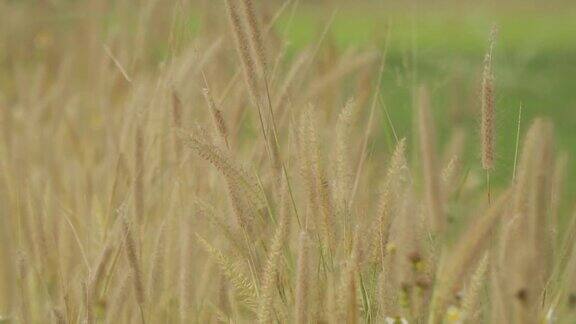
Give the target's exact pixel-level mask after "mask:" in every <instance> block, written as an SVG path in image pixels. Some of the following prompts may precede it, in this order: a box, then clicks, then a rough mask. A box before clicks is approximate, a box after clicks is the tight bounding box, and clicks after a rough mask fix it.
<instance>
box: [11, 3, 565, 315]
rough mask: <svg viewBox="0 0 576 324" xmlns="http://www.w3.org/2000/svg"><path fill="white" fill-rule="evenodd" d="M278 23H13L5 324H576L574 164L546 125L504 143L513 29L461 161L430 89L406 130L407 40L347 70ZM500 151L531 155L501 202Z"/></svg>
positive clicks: (216, 17) (237, 18)
mask: <svg viewBox="0 0 576 324" xmlns="http://www.w3.org/2000/svg"><path fill="white" fill-rule="evenodd" d="M260 4H262V3H260V2H256V1H252V0H222V1H219V2H218V5H217V8H218V10H217V11H212V10H207V11H206V13H205V17H204V21H203V23H202V25H201V26H200V27H199V28H200V32H199V34H198V36H195V37H193V38H192V37H190V35H188V34H187V33H186V30H187V28H188V26H187V25H186V22H187V18H186V16H185V14H184V13H185V12H189V11H190V10H191V9H193V10H203V7H202V6H201V5H200V4H187V3H186V2H184V1H166V2H162V1H146V2H145V4H144V5H141V6H137V5H135V4H134V3H133V2H132V1H99V0H92V1H79V2H76V3H74V2H71V3H69V4H67V6H68V7H69V9H70V12H73V13H79V14H85V15H86V16H85V17H83V18H79V19H77V20H72V22H73V23H72V24H71V26H61V28H62V29H63V30H60V31H59V34H56V33H55V30H51V31H50V32H47V31H46V30H44V29H43V28H44V27H45V26H46V25H45V23H42V22H41V21H40V22H39V23H38V24H34V23H30V22H29V21H27V22H26V23H23V21H25V20H26V19H28V20H29V19H32V18H31V17H41V16H42V15H41V14H42V13H46V12H49V11H50V10H56V9H54V8H52V7H51V5H50V4H49V2H46V3H42V4H35V3H17V2H15V3H12V2H4V3H0V20H5V21H6V20H9V21H10V22H11V23H12V24H13V25H14V28H15V29H14V30H17V31H18V33H16V34H13V33H11V32H10V31H7V30H2V31H0V40H1V41H2V44H3V46H4V47H6V48H8V49H9V51H8V52H7V54H4V56H3V57H1V59H2V62H4V63H7V64H5V66H2V72H3V73H4V74H5V75H4V76H2V77H1V79H0V81H1V84H2V85H3V86H4V88H3V89H0V110H1V111H0V117H1V122H2V123H1V132H0V260H2V266H1V267H0V322H3V321H6V322H10V323H11V322H15V323H48V322H54V323H221V322H224V323H253V322H258V323H359V322H365V323H430V324H435V323H572V322H573V321H575V320H576V310H575V308H576V280H575V279H576V276H575V275H574V274H575V273H576V250H575V249H574V244H576V238H575V235H576V218H573V217H571V216H570V215H562V214H563V212H564V211H565V208H561V207H560V205H561V204H560V202H561V199H560V197H562V189H563V185H564V184H563V179H564V178H565V173H566V171H567V170H566V169H567V166H568V164H567V161H568V159H567V157H566V155H565V154H559V153H557V148H556V147H555V145H554V128H553V125H552V123H551V122H549V121H547V120H545V119H536V120H534V121H531V122H529V123H523V124H520V123H519V124H518V129H517V130H516V129H513V130H505V132H506V133H504V134H495V127H494V124H495V118H496V117H495V116H496V115H495V110H497V109H498V107H497V104H496V102H495V100H494V93H495V90H496V89H495V86H494V82H493V81H494V78H495V75H497V73H495V71H497V66H495V65H494V64H493V60H492V58H493V55H496V52H495V45H496V44H497V40H496V38H497V37H496V28H494V30H493V31H492V33H491V36H489V34H490V33H489V31H488V30H487V31H486V39H487V42H486V59H485V61H484V63H482V62H481V61H480V62H478V66H477V67H475V69H477V70H478V71H483V72H481V73H480V74H481V75H479V80H482V81H481V82H479V84H478V94H479V95H478V98H476V99H477V100H474V101H473V102H469V103H466V104H469V105H473V106H474V109H477V110H478V116H479V120H478V128H479V131H476V130H469V131H468V132H466V131H464V130H463V129H461V128H454V129H453V130H452V133H453V135H452V137H451V139H450V141H449V142H448V143H447V144H445V145H440V144H441V143H439V141H438V140H437V136H436V131H435V121H434V118H435V109H436V107H434V105H433V102H432V100H431V98H432V97H433V96H434V91H433V90H431V89H430V88H429V87H428V86H427V85H426V84H416V83H415V84H413V85H411V86H410V87H411V91H412V93H413V100H412V102H411V103H410V105H412V106H413V111H414V116H415V118H414V123H415V127H414V132H413V133H412V134H399V133H397V132H396V130H395V128H394V120H393V119H392V118H390V114H389V113H388V109H395V107H386V106H385V105H384V99H383V98H384V96H385V95H384V94H383V93H382V90H381V88H382V78H383V75H385V74H387V73H392V72H390V71H389V69H388V67H387V61H386V53H387V49H388V48H387V46H388V38H385V40H384V41H383V42H382V44H380V43H379V44H378V45H382V48H376V47H375V48H374V49H371V50H370V49H359V48H349V49H347V50H344V51H340V50H338V49H336V48H335V47H333V46H331V45H332V44H331V43H330V38H329V37H327V35H328V33H329V30H330V23H331V21H330V20H329V21H327V22H326V25H325V28H324V29H323V30H322V31H321V32H320V33H319V34H318V38H317V41H316V42H315V43H312V44H309V46H308V47H306V48H302V49H298V50H295V49H293V48H290V44H289V43H288V42H287V41H286V40H285V39H284V37H283V34H284V31H283V30H282V29H280V28H278V27H277V26H276V22H277V20H278V19H279V18H280V17H282V18H283V19H285V21H290V20H291V19H292V18H293V17H292V15H293V13H294V8H296V7H297V6H298V1H287V2H278V3H275V2H274V3H271V4H270V3H267V4H266V5H264V4H262V6H260ZM204 9H205V8H204ZM103 17H106V18H109V19H104V18H103ZM23 19H24V20H23ZM39 19H40V18H39ZM383 34H384V35H386V33H385V32H384V33H383ZM54 35H59V36H54ZM158 44H165V45H167V48H168V49H169V50H168V54H167V55H165V56H161V58H158V55H159V54H158V53H157V52H155V51H156V50H157V46H158ZM482 67H483V69H482ZM524 124H526V125H527V126H526V127H524ZM521 126H522V127H521ZM523 128H525V129H526V131H524V129H523ZM381 129H386V130H387V132H389V134H391V141H392V142H393V144H394V145H393V146H394V148H393V149H385V146H383V145H380V144H379V143H377V142H378V140H379V139H381V138H382V136H378V134H380V133H381ZM466 135H468V136H466ZM496 135H500V136H511V137H518V139H517V141H518V143H519V144H518V150H517V151H518V152H517V158H516V159H515V160H517V163H516V162H515V165H514V172H513V174H510V175H509V178H507V179H500V181H498V183H506V182H507V185H505V186H502V187H498V186H495V185H494V184H492V185H490V181H489V180H490V171H492V170H493V169H495V168H498V165H497V164H496V163H494V160H495V159H494V157H495V156H496V155H497V150H498V147H497V146H496V145H495V136H496ZM474 138H476V139H474ZM467 145H473V146H474V147H475V148H476V151H477V152H478V159H477V161H476V163H475V164H473V165H466V166H465V165H464V164H463V163H462V161H463V159H464V158H465V157H464V156H463V155H464V151H465V148H466V146H467ZM484 175H488V176H487V180H488V181H484V180H483V179H484ZM565 224H567V225H565Z"/></svg>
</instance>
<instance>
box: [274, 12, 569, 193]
mask: <svg viewBox="0 0 576 324" xmlns="http://www.w3.org/2000/svg"><path fill="white" fill-rule="evenodd" d="M326 3H327V2H304V3H303V4H301V5H300V6H299V7H298V10H297V12H296V13H295V15H294V19H293V21H292V22H289V20H288V19H287V20H284V21H282V22H281V24H280V25H281V26H284V27H285V28H286V34H287V35H288V38H289V39H290V41H291V42H292V43H293V44H292V46H293V47H294V48H299V47H301V46H304V45H306V44H309V43H310V42H314V41H315V40H316V39H318V35H319V34H320V32H321V30H322V29H323V28H324V26H325V25H326V23H327V22H328V21H329V20H330V17H332V16H333V17H334V18H333V19H334V20H333V23H332V26H331V29H330V33H329V35H328V37H329V39H330V40H331V41H333V42H334V43H335V44H336V45H337V47H338V48H340V49H345V48H347V47H350V46H359V47H371V46H372V47H378V48H380V49H383V47H384V45H383V44H384V43H385V41H384V40H385V38H386V35H387V33H388V32H387V31H388V28H390V31H389V33H388V35H389V45H388V60H387V63H388V64H387V69H386V72H385V76H384V83H383V86H382V94H383V98H384V101H385V106H386V108H387V109H388V111H389V113H390V116H391V119H392V121H393V123H394V125H395V127H396V131H397V132H398V133H399V136H406V137H408V138H412V136H411V134H413V129H412V125H413V122H412V117H411V116H412V107H411V106H412V105H411V93H412V89H413V88H414V85H415V84H421V83H424V84H427V85H428V86H429V88H430V89H431V94H432V97H433V106H434V107H433V108H434V110H435V112H436V113H435V118H436V123H437V125H438V133H439V137H440V143H446V142H447V139H448V138H449V136H450V131H451V130H453V129H454V127H455V126H456V127H463V128H466V129H467V130H472V131H473V133H474V134H478V133H479V123H478V117H479V110H480V98H479V85H480V74H481V69H482V62H483V58H484V55H485V53H486V50H487V48H488V37H489V33H490V29H491V26H492V25H493V24H496V25H497V26H498V30H499V33H498V38H497V44H496V48H495V53H494V55H495V56H494V68H495V77H496V110H497V118H496V126H497V148H496V149H497V156H496V158H497V160H496V170H495V176H494V178H495V179H497V181H500V182H502V181H509V179H510V177H511V174H512V169H513V166H514V150H515V144H516V132H517V126H518V125H517V124H518V113H519V107H520V105H522V106H523V110H522V124H521V127H522V134H524V133H525V131H526V130H527V128H528V126H529V124H530V121H531V120H533V118H534V117H537V116H541V117H545V118H549V119H551V120H552V121H553V122H554V124H555V127H556V139H557V143H558V149H559V150H564V151H567V152H568V153H569V155H570V156H571V157H573V156H574V154H576V109H575V108H576V82H575V78H576V10H575V6H574V3H573V2H565V1H551V2H543V1H542V2H538V1H501V2H495V1H494V2H489V1H484V2H482V1H480V2H474V3H473V2H465V1H464V2H454V1H441V2H439V1H431V2H429V3H417V2H414V1H405V2H387V3H385V2H381V1H366V2H358V3H355V4H351V3H350V2H345V1H343V2H330V3H331V4H332V6H330V5H328V6H327V5H326ZM283 24H284V25H283ZM382 116H384V114H382ZM387 124H388V122H387V121H386V120H382V121H381V123H380V125H382V126H383V128H386V125H387ZM386 132H387V131H386V130H385V129H384V131H383V136H386ZM478 147H479V144H478V139H477V136H476V137H473V138H470V137H469V138H468V140H467V150H468V153H469V154H468V155H467V156H468V161H467V163H468V164H469V167H470V168H472V169H473V168H476V167H477V166H474V165H473V164H474V163H479V162H478V161H479V156H478V154H479V153H478ZM575 167H576V164H575V163H574V159H572V158H571V159H570V162H569V165H568V170H573V169H574V168H575ZM568 179H570V180H573V179H576V178H575V175H574V174H571V173H569V174H568ZM567 182H568V184H569V186H568V187H569V188H568V191H569V192H568V194H569V195H570V196H571V197H573V196H574V193H576V182H575V181H567Z"/></svg>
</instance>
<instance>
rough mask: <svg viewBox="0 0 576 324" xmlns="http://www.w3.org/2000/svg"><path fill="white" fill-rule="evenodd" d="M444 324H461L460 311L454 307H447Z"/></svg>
mask: <svg viewBox="0 0 576 324" xmlns="http://www.w3.org/2000/svg"><path fill="white" fill-rule="evenodd" d="M446 323H448V324H461V323H463V318H462V311H461V310H460V308H458V307H455V306H450V307H448V310H447V311H446Z"/></svg>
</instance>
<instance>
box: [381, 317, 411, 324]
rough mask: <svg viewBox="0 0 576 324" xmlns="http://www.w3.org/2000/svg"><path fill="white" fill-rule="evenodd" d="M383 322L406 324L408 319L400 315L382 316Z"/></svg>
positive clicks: (387, 323)
mask: <svg viewBox="0 0 576 324" xmlns="http://www.w3.org/2000/svg"><path fill="white" fill-rule="evenodd" d="M384 323H386V324H408V321H407V320H406V319H405V318H402V317H389V316H386V317H385V318H384Z"/></svg>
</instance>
